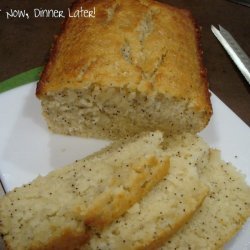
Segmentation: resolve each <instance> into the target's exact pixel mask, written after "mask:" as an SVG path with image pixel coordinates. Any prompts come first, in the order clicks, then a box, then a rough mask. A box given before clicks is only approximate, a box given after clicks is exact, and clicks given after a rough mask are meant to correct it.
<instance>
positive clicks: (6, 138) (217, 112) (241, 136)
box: [0, 83, 250, 250]
mask: <svg viewBox="0 0 250 250" xmlns="http://www.w3.org/2000/svg"><path fill="white" fill-rule="evenodd" d="M35 87H36V85H35V84H34V83H33V84H28V85H25V86H22V87H19V88H16V89H13V90H11V91H7V92H5V93H2V94H0V177H1V180H2V183H3V185H4V187H5V189H6V190H7V191H9V190H11V189H13V188H14V187H18V186H20V185H22V184H24V183H27V182H29V181H31V180H32V179H34V178H35V177H36V176H37V175H39V174H40V175H45V174H47V173H48V172H49V171H51V170H53V169H55V168H56V167H59V166H63V165H65V164H68V163H71V162H73V161H75V160H76V159H81V158H83V157H84V156H86V155H88V154H90V153H92V152H95V151H97V150H99V149H100V148H102V147H104V146H105V145H107V144H108V143H109V142H108V141H101V140H95V139H85V138H77V137H69V136H62V135H55V134H52V133H50V132H49V131H48V129H47V126H46V124H45V121H44V119H43V117H42V115H41V107H40V102H39V101H38V99H37V98H36V97H35V94H34V93H35ZM212 104H213V109H214V114H213V117H212V119H211V121H210V123H209V126H208V127H207V128H206V129H205V130H204V131H203V132H202V133H201V136H202V137H203V138H204V139H205V140H206V141H207V142H208V144H209V145H210V146H211V147H216V148H218V149H221V151H222V157H223V159H224V160H226V161H230V162H232V163H233V164H234V165H235V166H237V168H238V169H240V170H241V171H242V172H243V173H244V174H245V175H246V177H247V182H248V184H250V129H249V127H248V126H247V125H246V124H245V123H244V122H243V121H241V120H240V118H239V117H238V116H236V115H235V114H234V113H233V112H232V111H231V110H230V109H229V108H228V107H227V106H226V105H225V104H224V103H222V102H221V101H220V100H219V99H218V98H217V97H216V96H215V95H212ZM249 195H250V194H249ZM249 232H250V220H249V221H248V222H247V223H246V225H245V226H244V228H243V229H242V230H241V231H240V232H239V234H238V235H237V236H236V237H235V238H234V239H233V240H232V241H231V242H230V243H229V244H228V245H227V246H226V249H230V250H239V249H240V250H249V249H250V233H249Z"/></svg>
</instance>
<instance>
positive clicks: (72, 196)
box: [0, 132, 169, 250]
mask: <svg viewBox="0 0 250 250" xmlns="http://www.w3.org/2000/svg"><path fill="white" fill-rule="evenodd" d="M162 140H163V138H162V134H161V133H160V132H154V133H147V134H144V135H143V136H138V137H137V138H134V139H131V141H130V142H126V143H125V144H122V143H121V145H120V146H119V147H118V148H115V147H112V146H111V147H110V148H109V149H110V150H103V152H101V153H98V154H96V155H93V156H92V157H88V158H87V159H83V160H80V161H77V162H75V163H73V164H71V165H68V166H66V167H63V168H60V169H57V170H55V171H53V172H51V173H49V174H48V175H47V176H45V177H38V178H37V179H35V180H34V181H33V182H32V183H30V184H27V185H24V186H23V187H21V188H16V189H14V190H13V191H11V192H9V193H8V194H7V195H6V196H5V197H3V198H2V199H1V200H0V218H1V222H0V232H1V234H2V235H3V237H4V240H5V242H6V246H7V249H11V250H29V249H60V250H63V249H76V248H77V247H79V246H80V245H82V244H83V243H84V242H85V241H86V240H87V238H88V236H89V231H90V230H91V229H92V228H102V227H103V226H105V225H107V224H109V223H111V222H112V221H113V220H114V219H116V218H117V217H119V216H120V215H121V214H123V213H124V212H125V211H126V210H127V209H128V208H129V207H131V206H132V205H133V204H134V203H135V202H137V201H138V200H139V199H140V198H141V197H143V196H144V195H145V194H146V192H148V191H149V190H150V189H152V188H153V186H154V185H156V184H157V183H158V182H159V181H160V180H161V179H163V178H164V176H165V175H166V174H167V172H168V168H169V157H168V156H167V155H166V153H165V152H164V151H163V150H162V149H161V146H160V144H161V142H162Z"/></svg>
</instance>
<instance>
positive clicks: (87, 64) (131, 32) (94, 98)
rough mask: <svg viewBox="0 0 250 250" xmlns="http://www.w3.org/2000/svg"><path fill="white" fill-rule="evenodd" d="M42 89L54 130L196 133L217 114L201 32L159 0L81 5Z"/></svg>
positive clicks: (103, 134)
mask: <svg viewBox="0 0 250 250" xmlns="http://www.w3.org/2000/svg"><path fill="white" fill-rule="evenodd" d="M81 6H83V7H84V9H93V8H94V7H95V9H96V16H95V18H69V19H68V20H67V21H66V22H65V24H64V26H63V29H62V32H61V34H60V35H59V37H58V38H57V40H56V42H55V45H54V48H53V49H52V52H51V56H50V60H49V62H48V64H47V66H46V67H45V70H44V72H43V74H42V77H41V79H40V81H39V83H38V86H37V92H36V94H37V96H38V97H39V98H40V99H41V103H42V109H43V114H44V116H45V118H46V120H47V123H48V127H49V128H50V129H51V130H52V131H54V132H56V133H62V134H69V135H80V136H89V137H96V138H109V139H117V138H124V137H126V136H128V135H129V136H131V135H134V134H137V133H140V132H142V131H155V130H157V129H159V130H162V131H164V132H165V134H173V133H180V132H185V131H186V132H192V133H195V132H197V131H200V130H201V129H203V128H204V127H205V126H206V124H207V123H208V121H209V119H210V116H211V113H212V111H211V103H210V98H209V92H208V82H207V78H206V70H205V69H204V66H203V64H202V59H201V54H202V53H201V50H200V47H199V29H198V28H197V27H196V25H195V23H194V20H193V18H192V16H191V14H190V13H189V12H188V11H186V10H182V9H178V8H175V7H172V6H169V5H167V4H163V3H160V2H156V1H153V0H148V1H147V0H141V1H140V0H127V1H118V0H94V1H85V0H80V1H78V2H77V3H76V4H75V5H74V6H73V7H72V8H73V10H77V9H79V8H81Z"/></svg>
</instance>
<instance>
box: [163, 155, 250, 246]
mask: <svg viewBox="0 0 250 250" xmlns="http://www.w3.org/2000/svg"><path fill="white" fill-rule="evenodd" d="M200 173H201V179H202V180H203V181H204V182H205V183H207V185H209V188H210V193H209V195H208V196H207V197H206V199H205V201H204V202H203V204H202V206H201V208H200V209H199V210H198V211H197V212H196V213H195V215H194V216H193V218H192V220H190V221H189V222H188V223H187V224H186V225H185V226H184V227H183V228H182V229H181V230H180V231H178V232H177V234H175V235H174V236H173V237H172V238H171V239H169V241H168V242H167V243H166V244H165V246H164V247H162V248H161V250H173V249H178V250H179V249H180V250H186V249H194V250H196V249H202V250H208V249H209V250H212V249H221V248H222V247H223V245H224V244H225V243H226V242H227V241H229V240H230V239H231V238H232V237H233V236H234V235H235V234H236V232H237V231H238V230H240V228H241V227H242V225H243V224H244V222H245V221H246V220H247V218H248V217H249V216H250V187H249V186H247V185H246V183H245V181H244V177H243V176H242V174H240V173H239V172H238V171H236V169H235V168H234V167H233V166H232V165H231V164H228V163H225V162H224V161H222V160H221V158H220V153H219V151H217V150H211V153H210V160H209V164H208V165H205V167H204V168H201V169H200Z"/></svg>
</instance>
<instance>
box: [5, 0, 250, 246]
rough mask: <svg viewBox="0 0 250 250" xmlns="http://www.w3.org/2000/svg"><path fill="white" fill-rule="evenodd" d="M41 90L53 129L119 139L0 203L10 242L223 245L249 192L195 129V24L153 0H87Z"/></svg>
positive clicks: (205, 95)
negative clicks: (91, 13)
mask: <svg viewBox="0 0 250 250" xmlns="http://www.w3.org/2000/svg"><path fill="white" fill-rule="evenodd" d="M82 7H84V8H85V9H93V8H95V9H96V16H95V18H69V19H68V20H67V21H66V22H65V23H64V26H63V30H62V32H61V34H60V35H59V37H58V38H57V40H56V42H55V45H54V48H53V49H52V53H51V57H50V60H49V63H48V64H47V66H46V67H45V70H44V72H43V74H42V76H41V80H40V81H39V83H38V87H37V92H36V94H37V96H38V97H39V98H40V99H41V102H42V109H43V114H44V116H45V118H46V120H47V122H48V127H49V128H50V129H51V130H52V131H53V132H56V133H61V134H67V135H78V136H90V137H95V138H105V139H114V140H116V141H115V142H113V143H112V144H111V145H110V146H109V147H107V148H105V149H103V150H101V151H100V152H97V153H95V154H93V155H91V156H88V157H87V158H85V159H82V160H77V161H75V162H74V163H72V164H70V165H68V166H65V167H62V168H59V169H57V170H55V171H52V172H51V173H49V174H48V175H47V176H44V177H38V178H37V179H35V180H34V181H33V182H31V183H29V184H26V185H24V186H22V187H20V188H16V189H14V190H13V191H11V192H9V193H8V194H6V195H5V196H4V197H3V198H2V199H1V200H0V232H1V234H2V236H3V239H4V241H5V244H6V247H7V249H9V250H52V249H54V250H75V249H81V250H85V249H86V250H135V249H136V250H137V249H162V250H165V249H166V250H175V249H181V250H187V249H194V250H201V249H202V250H205V249H209V250H210V249H220V248H221V247H222V246H223V245H224V244H225V243H226V242H227V241H229V240H230V239H231V238H232V237H233V235H234V234H235V233H236V232H237V231H238V230H240V228H241V227H242V225H243V224H244V222H245V221H246V220H247V218H248V217H249V216H250V188H249V186H248V185H247V184H246V183H245V181H244V177H243V175H242V174H240V173H239V172H238V171H237V170H236V169H235V168H234V167H233V166H232V165H231V164H228V163H225V162H224V161H223V160H221V158H220V153H219V151H217V150H215V149H210V148H209V146H208V145H207V144H206V143H205V142H204V141H203V140H202V139H201V138H200V137H199V136H197V135H196V133H197V132H199V131H201V130H202V129H203V128H204V127H205V126H206V125H207V123H208V122H209V119H210V116H211V114H212V108H211V103H210V99H209V91H208V84H207V79H206V71H205V69H204V66H203V64H202V60H201V50H200V47H199V30H198V28H197V27H196V25H195V23H194V21H193V18H192V16H191V14H190V13H189V12H188V11H186V10H181V9H177V8H174V7H172V6H169V5H166V4H163V3H160V2H156V1H153V0H126V1H122V0H93V1H85V0H80V1H78V2H76V3H75V4H74V5H73V7H72V11H77V10H80V9H81V8H82Z"/></svg>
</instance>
